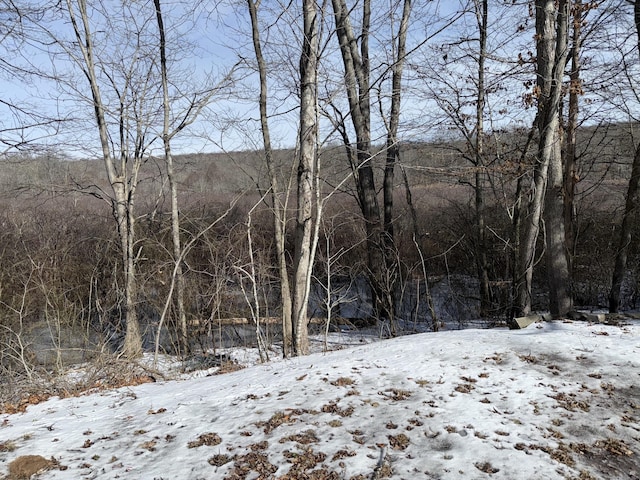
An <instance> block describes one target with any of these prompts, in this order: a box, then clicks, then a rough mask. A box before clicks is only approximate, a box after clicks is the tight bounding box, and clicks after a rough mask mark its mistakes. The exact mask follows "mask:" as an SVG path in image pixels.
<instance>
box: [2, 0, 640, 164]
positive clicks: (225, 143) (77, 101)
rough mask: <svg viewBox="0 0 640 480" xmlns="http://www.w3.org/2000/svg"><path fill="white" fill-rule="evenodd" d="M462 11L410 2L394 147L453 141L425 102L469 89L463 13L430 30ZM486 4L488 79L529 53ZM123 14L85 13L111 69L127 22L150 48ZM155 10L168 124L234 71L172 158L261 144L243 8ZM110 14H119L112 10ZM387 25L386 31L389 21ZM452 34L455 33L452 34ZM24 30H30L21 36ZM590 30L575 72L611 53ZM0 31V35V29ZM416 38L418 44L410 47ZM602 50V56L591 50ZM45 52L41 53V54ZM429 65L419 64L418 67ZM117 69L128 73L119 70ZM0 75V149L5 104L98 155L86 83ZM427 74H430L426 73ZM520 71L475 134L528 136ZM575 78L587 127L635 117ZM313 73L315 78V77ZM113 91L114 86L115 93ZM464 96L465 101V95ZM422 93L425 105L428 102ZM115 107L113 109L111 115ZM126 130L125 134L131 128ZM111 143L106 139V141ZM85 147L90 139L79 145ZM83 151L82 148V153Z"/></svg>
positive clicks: (279, 11) (67, 144)
mask: <svg viewBox="0 0 640 480" xmlns="http://www.w3.org/2000/svg"><path fill="white" fill-rule="evenodd" d="M467 3H470V2H465V1H462V0H461V1H440V2H426V3H420V2H417V3H414V6H413V17H412V24H411V25H412V26H411V29H410V32H409V44H408V48H409V50H410V51H411V50H412V49H413V48H415V47H417V46H418V45H420V49H419V50H420V51H416V52H412V53H411V54H410V57H409V61H408V62H407V64H406V65H405V80H406V82H407V83H406V85H408V86H410V88H408V89H407V90H406V91H405V93H404V99H403V106H402V120H401V121H402V125H401V130H400V137H401V138H402V139H407V140H411V141H419V140H425V139H432V138H434V137H439V136H446V137H451V136H452V132H453V135H460V132H459V131H458V130H457V129H455V128H451V122H450V121H447V120H445V118H446V115H445V114H444V113H443V111H442V108H443V107H444V108H445V109H446V105H443V104H442V103H441V102H440V103H441V104H440V105H439V106H438V105H437V104H438V101H437V100H438V98H437V97H438V96H448V95H452V97H451V98H454V96H455V95H454V94H455V91H458V92H462V93H463V94H462V95H461V97H464V96H465V92H464V91H463V89H469V88H471V89H473V81H474V80H473V76H474V75H475V72H474V71H473V65H474V64H473V62H471V63H470V65H471V68H469V67H468V66H463V65H461V64H455V65H454V64H453V63H452V62H451V59H452V58H453V57H456V56H460V58H462V59H464V58H466V59H467V61H469V59H470V58H471V57H472V56H473V55H472V54H471V53H469V50H466V51H465V49H467V47H468V48H471V49H473V48H474V46H475V45H476V43H477V38H476V37H477V35H476V32H475V28H476V25H475V23H476V20H475V16H474V15H471V14H468V15H467V16H466V17H464V18H463V19H461V20H460V21H458V22H457V23H456V24H455V25H454V27H448V28H446V29H444V30H442V31H441V30H440V28H441V27H443V25H447V23H448V22H447V19H451V18H457V15H458V13H459V11H460V10H461V5H463V4H467ZM495 3H496V2H492V3H491V8H492V10H491V12H490V13H491V16H490V21H491V35H490V38H489V40H490V42H489V43H490V49H492V52H491V54H492V58H493V57H496V58H501V59H502V60H505V61H506V63H503V62H493V63H491V62H490V63H491V64H490V65H489V66H488V74H491V75H493V74H497V73H498V71H500V70H504V69H506V70H511V69H513V68H516V67H514V62H515V61H516V59H517V58H518V53H521V54H522V55H523V58H530V55H529V54H531V55H533V53H531V52H533V51H534V50H535V45H534V42H533V33H532V32H531V31H530V29H531V28H532V25H533V20H532V18H530V17H529V13H528V10H527V8H526V5H524V4H523V3H522V2H515V3H513V4H510V3H509V2H507V3H505V2H499V4H500V7H499V8H500V10H498V9H497V7H495ZM120 4H121V2H120V1H119V0H105V2H104V5H120ZM92 5H101V3H99V2H93V3H92ZM124 5H132V6H133V7H131V8H132V9H134V10H135V8H138V10H137V12H138V14H139V15H136V16H135V19H136V20H137V22H130V21H127V22H118V16H117V15H112V16H111V17H110V16H109V15H104V12H101V13H100V14H96V15H94V16H92V20H93V21H94V25H93V27H94V33H95V40H96V41H97V43H98V44H100V41H101V40H103V39H104V40H106V41H105V43H104V45H107V47H105V49H104V50H100V49H98V56H100V58H101V59H104V61H105V62H107V63H108V62H109V61H111V60H114V61H115V63H114V64H117V62H118V61H119V59H118V55H117V54H116V53H114V52H117V51H118V49H116V50H114V51H110V50H109V48H110V47H109V46H110V45H114V44H115V42H116V41H119V39H121V38H123V37H122V35H121V32H122V31H125V30H126V29H125V26H126V27H127V28H130V27H131V25H130V24H134V25H137V26H141V27H144V28H147V29H148V30H147V31H148V32H150V33H149V37H148V38H147V37H145V39H146V40H149V38H151V39H152V40H153V41H155V26H154V20H153V15H152V14H151V15H150V16H145V15H146V14H147V13H150V12H152V10H151V9H150V8H149V6H150V5H151V2H134V3H127V2H125V3H124ZM164 5H165V19H166V25H167V28H168V29H169V32H168V40H169V45H170V46H171V47H172V49H173V48H175V46H176V45H179V46H180V50H179V51H177V52H174V53H175V58H176V60H177V61H176V62H175V63H174V65H175V69H174V70H173V71H172V72H170V74H171V75H173V76H172V79H175V80H176V83H177V84H179V90H180V94H181V95H183V101H182V102H175V105H174V107H175V114H176V116H177V117H179V116H180V115H181V113H183V112H184V110H185V108H187V106H186V102H185V101H184V99H185V98H187V99H191V98H193V97H194V94H196V92H199V93H202V92H203V91H205V90H207V89H208V88H212V87H213V88H217V87H219V86H220V83H221V81H222V79H223V78H224V76H225V75H226V74H227V73H228V72H229V71H230V70H231V69H233V68H234V66H235V70H234V72H235V74H234V80H233V82H232V83H231V84H230V85H229V86H228V87H229V88H221V89H219V91H218V92H217V93H216V95H214V97H213V99H214V101H213V102H212V104H211V106H210V108H208V109H207V110H206V111H203V112H202V116H201V117H200V120H199V121H198V122H196V123H195V124H194V125H192V126H190V127H188V128H187V129H185V130H184V131H183V132H182V133H181V134H180V135H179V136H177V137H175V140H174V151H176V152H182V153H184V152H189V153H191V152H200V151H222V150H227V151H234V150H239V149H254V148H260V147H261V142H262V139H261V135H260V129H259V122H258V111H257V102H258V87H257V83H256V79H255V72H254V70H253V66H252V64H253V63H254V62H253V58H254V53H253V51H252V47H251V41H250V36H249V34H250V31H249V25H248V22H247V19H248V14H247V12H246V6H244V4H242V3H237V2H203V3H200V4H199V5H201V6H202V8H200V9H199V10H198V11H197V12H196V13H195V14H190V15H186V16H185V15H184V14H185V12H186V11H187V8H186V5H193V3H192V2H182V1H175V2H173V1H172V2H165V3H164ZM284 5H285V4H281V3H280V2H262V5H261V15H262V17H261V18H262V22H263V30H262V40H263V42H264V43H265V44H266V43H269V45H270V47H265V55H266V56H267V59H268V60H269V61H270V62H272V64H271V65H273V66H274V68H273V69H272V70H271V71H270V77H269V84H270V98H269V102H270V103H269V112H270V114H271V118H270V121H271V128H272V132H271V133H272V137H273V142H274V146H275V147H282V148H285V147H289V148H290V147H293V146H294V145H295V143H296V138H297V111H296V106H297V97H296V96H297V93H296V92H297V86H296V75H297V74H296V69H297V65H298V58H299V54H300V53H299V50H300V48H299V41H298V40H297V36H296V34H295V31H294V32H292V30H291V25H292V24H295V22H296V21H298V20H299V17H298V16H296V15H295V11H294V10H295V8H294V7H295V6H296V4H295V3H293V4H290V3H289V4H287V5H288V6H289V11H287V12H286V13H283V12H284V11H285V9H284ZM388 5H389V4H388V3H385V2H374V7H376V6H377V7H378V10H385V9H386V8H387V6H388ZM105 8H106V7H105ZM123 10H126V9H123ZM106 11H108V12H111V10H110V9H109V8H106ZM113 11H120V7H118V8H116V9H115V10H113ZM603 11H604V8H599V9H595V10H594V11H592V12H590V14H589V15H590V16H591V17H589V18H594V17H595V16H597V15H599V13H600V12H603ZM629 11H630V10H629ZM629 11H626V14H624V13H623V14H618V15H620V16H619V18H616V19H614V21H613V22H612V23H611V25H613V26H612V27H611V28H612V29H616V28H617V27H616V26H617V25H626V26H628V25H629V24H628V23H627V22H629V21H630V19H631V15H630V14H629ZM140 12H143V13H140ZM496 12H497V13H496ZM128 13H129V12H127V14H128ZM375 13H380V12H379V11H375V8H374V14H375ZM396 13H398V12H396ZM105 17H106V18H107V20H105ZM145 18H147V19H149V23H147V24H145V23H144V22H143V21H142V20H144V19H145ZM3 21H4V22H5V23H6V15H5V16H3V15H2V12H1V11H0V22H3ZM396 22H397V19H396ZM329 25H330V22H329ZM388 25H389V22H388V18H387V16H386V14H381V15H380V16H379V17H376V16H375V15H374V25H373V30H374V34H373V36H372V40H371V48H372V56H373V57H375V56H376V55H380V56H381V57H382V58H384V57H385V56H386V55H387V54H388V53H389V52H390V51H391V45H390V42H389V32H388V31H387V30H388ZM463 25H464V27H463ZM518 25H522V26H523V30H522V31H520V30H519V29H518ZM49 26H50V27H51V28H52V31H53V33H55V34H57V35H59V36H61V37H68V36H69V34H70V33H71V30H70V25H69V22H68V20H61V19H57V20H56V21H54V22H53V23H52V24H51V25H49ZM395 27H396V28H397V23H396V24H395ZM328 28H330V27H328ZM461 29H464V31H462V32H461V31H460V30H461ZM527 29H529V30H527ZM627 29H628V28H627ZM36 30H37V29H32V30H31V31H36ZM129 33H130V32H129ZM596 33H599V34H597V35H596V34H593V35H592V36H591V38H592V39H593V40H589V42H588V44H589V45H590V46H591V47H594V46H596V47H598V48H596V49H592V50H591V51H590V53H588V54H587V55H585V57H584V65H585V66H586V67H590V66H591V65H594V64H598V63H604V62H606V60H607V58H606V57H607V55H611V50H607V48H608V43H607V42H606V41H604V38H605V37H607V36H606V35H605V32H602V31H600V30H598V29H596ZM1 34H2V30H0V35H1ZM623 34H624V31H622V32H621V31H616V32H615V35H612V37H611V38H614V39H619V38H620V36H621V35H623ZM109 35H115V37H111V38H110V37H109ZM114 38H115V39H116V40H114ZM427 38H428V41H427V43H426V44H425V45H421V43H422V42H423V41H424V39H427ZM505 38H510V39H511V41H510V42H509V43H508V44H506V46H505V45H501V43H502V42H503V40H504V39H505ZM629 39H631V40H633V38H632V36H629ZM631 40H630V41H631ZM631 43H633V42H631ZM603 46H606V47H607V48H604V49H603V48H602V47H603ZM12 47H15V45H13V44H12V43H11V41H10V39H7V38H2V41H1V42H0V58H3V59H4V60H7V59H12V57H11V56H10V55H9V52H8V51H7V50H12V51H13V52H14V53H16V52H17V53H20V54H22V55H23V58H22V60H16V62H17V63H18V64H21V65H24V63H25V62H26V61H29V62H34V63H35V65H37V66H40V67H42V68H44V69H45V70H47V71H48V72H49V73H51V72H52V71H53V70H52V66H53V67H54V68H55V73H56V74H61V73H68V71H69V69H68V66H69V64H68V62H67V61H65V60H64V56H63V55H57V56H55V58H53V62H50V60H51V58H50V56H49V55H48V54H45V53H43V51H42V48H41V47H37V46H36V45H35V44H33V43H32V44H31V45H28V44H21V45H19V47H18V48H13V49H12ZM271 47H273V48H271ZM50 48H53V47H52V46H51V45H50ZM120 50H123V49H120ZM123 51H124V50H123ZM127 55H128V56H126V55H125V62H124V63H125V64H126V63H127V61H128V60H130V59H131V58H132V56H131V55H133V53H131V55H129V54H127ZM324 55H325V58H324V61H325V62H326V65H327V67H326V68H327V70H326V71H325V72H321V79H322V80H321V81H322V85H321V89H322V92H321V93H325V94H326V95H327V97H328V98H331V99H332V101H333V102H334V104H335V105H336V106H338V107H340V108H342V110H343V112H344V113H346V112H347V111H348V108H347V107H346V101H345V100H344V95H343V94H342V93H340V94H337V93H336V91H337V89H339V88H341V82H342V74H341V72H342V68H343V67H342V64H341V61H339V59H338V57H337V45H336V42H335V39H331V41H330V42H329V43H328V44H326V50H325V51H324ZM445 56H447V57H448V58H449V61H448V62H447V61H446V60H445V61H444V62H442V61H440V58H441V57H442V58H445ZM51 63H52V65H51ZM429 63H431V65H428V64H429ZM125 66H126V67H127V68H128V67H129V65H125ZM372 66H373V72H372V78H375V77H376V76H377V75H379V74H380V72H381V71H383V70H385V69H386V68H387V66H388V61H387V62H386V63H385V62H382V64H380V65H377V64H376V62H375V61H374V62H373V63H372ZM3 67H4V65H3V64H1V63H0V141H1V140H2V138H3V136H4V137H5V138H6V137H12V138H13V139H15V137H16V133H17V132H15V131H14V132H13V133H12V135H9V133H8V132H7V129H11V128H13V127H15V126H17V125H18V123H19V122H17V120H16V117H14V116H13V115H12V114H11V112H10V110H9V109H8V108H7V107H6V105H4V104H3V103H2V102H3V101H9V102H12V103H13V104H14V105H16V106H18V107H20V108H24V109H25V111H26V112H32V113H37V114H46V115H47V116H49V117H59V116H61V117H63V118H64V119H65V120H66V121H65V123H62V124H60V125H59V128H58V129H50V130H48V131H47V133H46V135H45V134H44V132H43V130H42V129H41V128H40V127H38V128H35V129H33V130H30V131H26V132H20V133H25V135H26V138H27V139H31V140H34V141H36V143H38V144H42V145H46V146H48V147H50V148H53V149H58V150H62V151H64V152H66V153H67V154H69V155H72V156H75V157H78V156H87V155H88V156H93V155H99V154H100V151H99V148H98V144H97V131H96V128H95V120H94V119H93V118H92V115H93V110H92V107H91V105H90V104H88V103H87V100H88V89H87V85H86V79H84V78H83V77H82V75H78V74H77V72H76V74H75V75H74V76H72V77H71V78H68V80H69V82H68V83H67V84H66V85H65V86H64V88H61V87H60V86H58V87H56V86H55V84H54V82H52V81H50V80H46V79H40V80H33V79H32V80H30V81H26V80H25V79H24V78H15V77H10V76H8V75H7V74H6V72H5V71H4V70H3ZM111 67H113V65H110V67H109V68H111ZM430 70H431V73H429V71H430ZM524 70H525V72H524V73H523V74H522V75H521V76H519V77H514V78H513V79H512V80H510V81H504V80H502V79H501V78H500V77H498V76H494V77H493V81H494V82H493V83H491V81H492V79H491V78H490V79H489V84H490V88H491V89H493V91H492V92H491V96H490V99H489V101H488V103H487V105H488V110H489V111H490V112H489V113H488V118H487V121H486V122H485V127H486V128H495V129H500V128H503V127H504V126H505V125H507V126H513V125H517V126H524V127H528V126H529V125H530V124H531V121H532V119H533V115H534V113H535V112H534V109H533V108H530V109H528V110H527V109H524V108H523V103H522V98H523V95H524V94H525V93H527V92H529V93H530V90H531V88H530V87H525V86H524V83H525V82H524V80H532V79H534V78H535V77H534V75H533V73H532V68H531V66H527V67H526V68H524ZM608 71H615V69H614V68H612V69H608ZM583 72H584V75H585V76H586V78H587V83H589V84H591V83H594V82H596V83H597V81H600V80H603V79H604V80H606V82H607V85H598V86H597V88H594V91H593V92H590V96H589V97H585V101H584V102H583V105H582V107H583V109H585V110H584V115H585V116H586V117H589V115H593V117H592V118H589V121H590V122H592V123H595V122H598V121H600V120H602V118H606V119H609V120H611V119H616V120H624V121H626V120H628V114H625V113H624V112H622V113H621V111H622V110H630V111H632V112H637V111H638V107H637V99H636V98H635V97H634V96H633V95H631V93H630V91H629V90H628V89H626V87H625V85H624V83H625V82H622V83H620V82H619V81H620V80H623V79H622V78H617V79H616V77H614V78H609V77H607V75H604V74H602V73H598V72H601V71H600V70H598V71H595V72H596V73H595V74H593V75H592V78H589V75H590V70H589V68H586V69H584V70H583ZM322 73H325V74H326V75H327V76H326V77H322ZM421 74H427V78H422V79H421V78H420V75H421ZM436 74H441V78H440V83H438V82H436V81H435V80H434V78H435V77H436V76H437V75H436ZM617 77H620V76H619V75H618V76H617ZM409 78H413V82H412V83H411V84H409V83H408V82H409V80H408V79H409ZM104 80H105V82H103V94H104V95H105V96H106V97H108V95H109V93H110V88H109V86H108V85H109V81H108V80H106V79H104ZM498 80H499V81H498ZM612 82H613V83H616V85H617V86H618V87H620V88H621V89H620V91H618V92H617V93H616V95H612V94H611V91H610V90H609V89H608V88H609V87H610V85H608V83H612ZM223 83H224V82H223ZM618 83H620V85H618ZM621 85H622V86H621ZM605 87H606V88H605ZM119 88H122V85H120V86H119ZM385 89H386V90H385ZM231 90H234V92H235V93H234V94H232V93H231ZM374 90H375V91H374V92H373V97H374V98H373V101H374V106H373V109H372V111H373V116H372V118H373V130H372V137H373V140H374V143H377V144H381V143H384V136H385V133H386V131H385V129H384V127H383V122H382V120H381V119H380V118H379V115H378V113H379V112H378V107H377V106H376V105H375V101H376V100H377V95H378V90H377V89H374ZM387 90H388V85H386V86H385V87H383V89H382V92H383V97H384V95H385V94H386V93H388V92H387ZM177 91H178V88H176V89H174V92H177ZM471 91H472V90H471ZM443 92H444V93H443ZM78 93H80V97H78ZM466 94H469V91H467V92H466ZM430 96H431V97H435V98H430ZM473 96H474V95H471V96H470V97H469V98H471V100H469V101H468V102H467V105H466V107H465V108H466V110H465V114H469V113H470V114H473V113H474V109H473V99H472V97H473ZM602 96H608V97H609V98H608V100H607V101H606V105H605V107H604V108H606V110H602V111H600V112H597V114H596V112H593V111H591V110H595V109H602V108H603V107H601V100H602ZM74 97H75V98H74ZM469 102H470V103H469ZM616 102H617V104H616ZM625 102H626V104H625ZM454 103H455V101H454ZM116 104H117V102H115V103H113V105H112V106H114V105H116ZM382 104H383V108H388V100H383V102H382ZM612 104H616V105H615V107H616V108H613V107H612ZM158 105H159V103H158V102H156V104H155V108H158ZM14 113H15V109H14ZM22 120H25V121H26V122H27V123H30V122H36V123H38V122H40V121H41V120H42V119H40V118H37V119H33V118H31V119H29V118H24V117H23V118H22ZM160 124H161V122H159V121H158V119H157V118H156V127H155V129H154V132H153V133H154V134H158V133H159V127H158V125H160ZM114 125H116V123H114ZM322 125H323V127H322V132H323V134H327V135H329V134H331V133H333V134H334V138H333V140H335V132H334V131H333V128H332V126H331V124H330V122H328V121H323V122H322ZM447 128H448V129H449V130H448V131H447ZM130 130H133V127H131V128H130ZM116 131H117V128H115V127H114V132H116ZM115 136H116V134H115V133H114V138H115ZM87 139H93V140H91V141H87ZM160 143H161V142H159V141H156V142H155V144H154V145H153V146H152V147H151V148H150V152H151V153H152V154H158V153H159V152H160V150H161V146H160ZM88 145H90V146H91V147H92V148H87V146H88ZM3 150H5V148H3V146H2V144H1V143H0V153H1V152H2V151H3Z"/></svg>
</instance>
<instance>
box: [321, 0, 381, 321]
mask: <svg viewBox="0 0 640 480" xmlns="http://www.w3.org/2000/svg"><path fill="white" fill-rule="evenodd" d="M331 3H332V6H333V12H334V18H335V23H336V35H337V38H338V41H339V43H340V53H341V55H342V61H343V65H344V71H345V75H344V82H345V87H346V90H347V98H348V100H349V113H350V114H351V122H352V125H353V130H354V132H355V134H356V160H357V175H356V176H355V178H356V183H357V185H356V189H357V192H358V203H359V205H360V209H361V211H362V216H363V219H364V224H365V233H366V236H367V267H368V269H369V279H370V283H371V287H372V296H373V303H374V309H375V310H376V312H377V314H378V315H379V316H380V317H382V318H389V319H390V317H391V316H392V315H393V312H390V311H389V308H388V307H385V305H384V304H383V303H382V302H383V300H384V298H385V295H384V288H383V285H384V283H385V281H384V278H385V273H386V272H385V270H386V268H385V259H384V255H383V245H384V243H385V242H384V239H383V235H384V225H383V220H382V218H381V214H380V206H379V204H378V197H377V193H376V187H375V179H374V171H373V165H372V156H371V119H370V113H371V98H370V96H371V91H370V84H369V68H370V67H369V21H370V17H371V8H370V7H371V2H370V0H364V1H363V14H362V29H361V32H360V35H359V37H358V38H356V36H355V34H354V32H353V28H352V27H351V21H350V19H349V9H348V7H347V4H346V1H345V0H332V1H331ZM358 40H359V41H360V51H358ZM347 148H351V147H350V146H349V145H347Z"/></svg>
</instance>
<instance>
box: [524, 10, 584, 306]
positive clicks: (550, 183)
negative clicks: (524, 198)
mask: <svg viewBox="0 0 640 480" xmlns="http://www.w3.org/2000/svg"><path fill="white" fill-rule="evenodd" d="M568 2H569V0H559V1H558V2H557V3H556V1H555V0H536V2H535V9H536V51H537V63H536V67H537V72H536V73H537V81H536V93H537V96H538V114H537V117H536V122H537V127H538V132H539V136H540V137H539V141H538V155H537V158H536V164H535V165H534V172H533V195H532V200H531V203H530V207H529V212H528V215H527V216H526V217H525V218H522V219H521V221H522V226H523V236H522V238H521V240H520V244H519V253H518V262H517V266H518V271H517V272H516V278H515V281H516V295H515V298H514V311H515V314H516V315H526V314H528V313H529V312H530V311H531V289H532V283H533V267H534V261H535V252H536V244H537V239H538V234H539V232H540V220H541V218H542V213H543V205H544V209H545V234H546V249H547V251H546V255H547V264H548V281H549V308H550V311H551V313H552V315H555V316H560V315H564V314H566V313H567V312H568V311H569V310H570V309H571V307H572V304H571V296H570V293H569V283H570V275H569V266H568V262H567V256H566V250H565V243H564V242H565V232H564V218H563V213H564V206H563V196H562V192H563V176H562V173H563V170H562V154H561V148H560V146H561V140H562V139H561V131H560V99H561V95H562V79H563V76H564V69H565V66H566V62H567V54H568V52H567V49H568V14H569V3H568ZM556 5H557V6H556Z"/></svg>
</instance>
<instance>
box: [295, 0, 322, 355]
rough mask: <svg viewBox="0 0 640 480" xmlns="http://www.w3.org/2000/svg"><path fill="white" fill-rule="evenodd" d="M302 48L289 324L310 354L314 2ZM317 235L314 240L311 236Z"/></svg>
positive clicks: (307, 3) (308, 4)
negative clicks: (294, 229) (309, 305)
mask: <svg viewBox="0 0 640 480" xmlns="http://www.w3.org/2000/svg"><path fill="white" fill-rule="evenodd" d="M302 17H303V24H304V25H303V44H302V52H301V54H300V126H299V127H298V128H299V132H298V135H299V140H298V142H299V153H298V182H297V187H298V196H297V198H298V203H297V212H296V233H295V252H294V257H293V301H292V306H293V308H292V312H293V314H292V324H293V329H294V331H293V333H294V351H295V353H296V354H297V355H306V354H308V353H309V338H308V323H309V318H308V314H307V309H308V304H309V291H310V288H311V278H312V271H313V259H314V256H315V248H316V245H317V229H316V224H317V222H318V219H317V218H315V217H316V216H317V215H318V209H317V208H314V197H315V196H316V195H315V192H316V191H317V185H316V181H315V179H316V176H317V172H318V165H317V159H318V56H319V53H318V46H319V38H318V37H319V25H318V23H319V14H318V6H317V4H316V1H315V0H303V2H302ZM314 231H315V232H316V235H315V237H314V235H313V233H314Z"/></svg>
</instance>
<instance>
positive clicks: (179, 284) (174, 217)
mask: <svg viewBox="0 0 640 480" xmlns="http://www.w3.org/2000/svg"><path fill="white" fill-rule="evenodd" d="M153 3H154V6H155V9H156V21H157V24H158V34H159V37H160V45H159V46H160V78H161V81H162V105H163V127H162V143H163V146H164V156H165V163H166V165H167V178H168V180H169V192H170V197H171V240H172V243H173V258H174V262H175V268H174V269H173V271H174V275H175V279H176V307H177V310H178V326H179V332H180V346H181V349H182V353H183V354H187V353H188V352H189V337H188V332H187V315H186V313H185V308H184V293H185V282H184V274H183V270H182V263H183V259H182V245H181V241H180V212H179V210H178V186H177V183H176V179H175V175H174V172H173V155H172V153H171V135H170V132H169V128H170V118H169V114H170V111H171V108H170V99H169V78H168V74H167V53H166V40H165V29H164V20H163V16H162V9H161V5H160V0H154V2H153ZM159 328H160V327H159Z"/></svg>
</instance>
